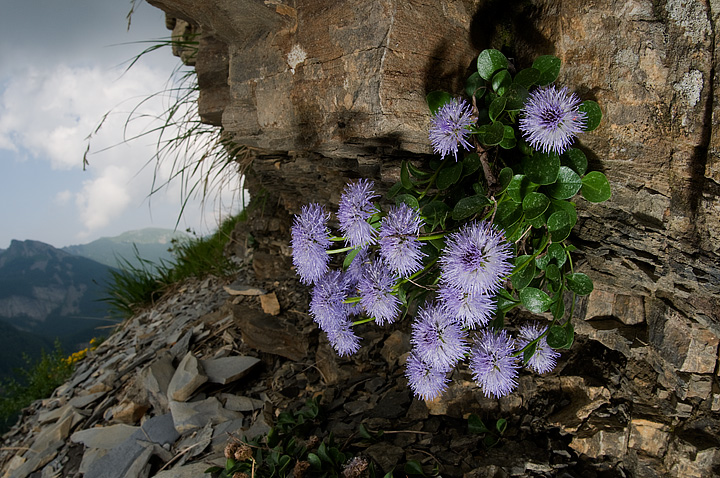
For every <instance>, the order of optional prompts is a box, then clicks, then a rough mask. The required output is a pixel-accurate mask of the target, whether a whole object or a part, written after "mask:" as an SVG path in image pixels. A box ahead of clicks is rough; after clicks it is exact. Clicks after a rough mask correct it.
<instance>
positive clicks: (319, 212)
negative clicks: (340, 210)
mask: <svg viewBox="0 0 720 478" xmlns="http://www.w3.org/2000/svg"><path fill="white" fill-rule="evenodd" d="M328 219H329V214H328V213H326V212H325V209H324V208H323V207H322V206H321V205H320V204H315V203H312V204H308V205H306V206H303V207H302V210H301V212H300V215H299V216H295V219H294V221H293V225H292V229H291V234H292V240H291V245H292V250H293V264H294V265H295V267H296V268H297V271H298V274H299V275H300V282H302V283H303V284H312V283H315V282H316V281H317V280H318V279H320V278H321V277H322V276H323V275H325V273H326V272H327V271H328V262H330V256H329V255H328V254H327V253H326V252H325V251H326V250H327V249H328V247H330V244H331V241H330V231H329V229H328V227H327V221H328Z"/></svg>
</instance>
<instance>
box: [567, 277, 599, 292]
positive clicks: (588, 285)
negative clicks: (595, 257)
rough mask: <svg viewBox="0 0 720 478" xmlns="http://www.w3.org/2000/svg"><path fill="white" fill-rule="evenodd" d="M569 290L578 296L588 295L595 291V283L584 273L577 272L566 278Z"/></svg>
mask: <svg viewBox="0 0 720 478" xmlns="http://www.w3.org/2000/svg"><path fill="white" fill-rule="evenodd" d="M565 279H566V281H567V286H568V289H570V290H571V291H573V292H575V293H576V294H577V295H588V294H589V293H590V292H592V291H593V281H592V279H590V277H588V276H587V275H585V274H583V273H582V272H575V273H574V274H568V275H566V276H565Z"/></svg>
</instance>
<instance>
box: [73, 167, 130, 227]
mask: <svg viewBox="0 0 720 478" xmlns="http://www.w3.org/2000/svg"><path fill="white" fill-rule="evenodd" d="M128 176H129V175H128V171H127V170H125V169H123V168H120V167H117V166H108V167H106V168H105V169H104V170H103V174H102V175H101V176H100V177H97V178H94V179H92V180H90V181H85V182H84V183H83V189H82V191H80V192H79V193H77V195H76V199H75V201H76V204H77V205H78V207H79V209H80V211H81V218H82V222H83V224H84V225H85V227H86V228H87V229H88V230H90V231H92V230H93V229H99V228H101V227H104V226H106V225H108V223H109V222H110V221H111V220H112V218H113V217H116V216H118V215H119V214H121V213H122V212H123V211H124V210H125V208H126V207H127V206H128V205H129V204H130V194H129V192H128V188H127V181H128V179H129V178H128Z"/></svg>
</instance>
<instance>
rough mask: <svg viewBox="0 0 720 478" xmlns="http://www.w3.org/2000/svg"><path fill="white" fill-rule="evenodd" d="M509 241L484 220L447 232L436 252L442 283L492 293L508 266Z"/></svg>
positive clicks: (509, 265)
mask: <svg viewBox="0 0 720 478" xmlns="http://www.w3.org/2000/svg"><path fill="white" fill-rule="evenodd" d="M511 257H512V254H511V251H510V244H508V243H507V242H505V238H504V237H503V234H502V232H500V231H498V230H497V229H495V228H494V227H493V225H492V224H490V223H488V222H484V221H483V222H472V223H469V224H466V225H465V226H463V227H462V228H461V229H460V230H459V231H457V232H454V233H452V234H450V235H449V236H448V240H447V243H446V245H445V249H444V250H443V253H442V255H441V256H440V259H439V261H440V268H441V270H442V277H443V280H444V281H445V283H446V284H448V285H449V286H451V287H454V288H456V289H459V290H461V291H463V292H472V293H476V292H480V293H485V294H489V295H494V294H495V293H496V292H497V290H498V288H499V287H500V283H501V282H502V280H503V279H504V278H505V277H506V276H507V275H508V274H509V273H510V271H511V270H512V265H511V264H510V262H509V261H510V259H511Z"/></svg>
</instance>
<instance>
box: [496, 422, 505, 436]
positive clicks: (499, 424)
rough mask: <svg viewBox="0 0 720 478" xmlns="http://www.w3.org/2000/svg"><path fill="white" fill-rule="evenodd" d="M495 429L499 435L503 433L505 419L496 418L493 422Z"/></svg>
mask: <svg viewBox="0 0 720 478" xmlns="http://www.w3.org/2000/svg"><path fill="white" fill-rule="evenodd" d="M495 429H496V430H497V431H498V433H500V434H501V435H502V434H503V433H505V429H507V420H505V419H504V418H498V420H497V421H496V422H495Z"/></svg>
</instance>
